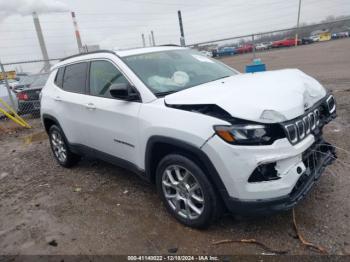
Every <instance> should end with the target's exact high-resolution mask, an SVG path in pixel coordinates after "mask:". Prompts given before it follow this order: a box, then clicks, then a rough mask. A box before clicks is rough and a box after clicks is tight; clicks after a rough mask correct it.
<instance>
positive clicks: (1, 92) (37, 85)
mask: <svg viewBox="0 0 350 262" xmlns="http://www.w3.org/2000/svg"><path fill="white" fill-rule="evenodd" d="M58 60H59V59H50V60H32V61H19V62H13V63H1V62H0V123H1V121H2V122H3V123H4V121H6V119H11V120H13V121H14V122H16V123H17V124H19V125H21V126H23V127H29V124H27V120H29V119H33V118H38V117H39V116H40V92H41V89H42V88H43V87H44V85H45V83H46V80H47V78H48V76H49V68H50V66H51V65H53V64H54V63H56V62H57V61H58ZM0 125H1V124H0Z"/></svg>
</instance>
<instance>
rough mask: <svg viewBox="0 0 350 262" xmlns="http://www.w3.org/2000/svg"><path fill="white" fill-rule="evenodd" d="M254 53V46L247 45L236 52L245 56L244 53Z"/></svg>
mask: <svg viewBox="0 0 350 262" xmlns="http://www.w3.org/2000/svg"><path fill="white" fill-rule="evenodd" d="M252 51H253V45H252V44H246V45H242V46H240V47H238V48H236V52H237V53H238V54H244V53H249V52H252Z"/></svg>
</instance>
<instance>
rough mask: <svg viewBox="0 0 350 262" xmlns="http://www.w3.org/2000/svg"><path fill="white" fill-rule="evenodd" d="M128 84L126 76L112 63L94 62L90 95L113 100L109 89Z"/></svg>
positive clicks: (91, 69)
mask: <svg viewBox="0 0 350 262" xmlns="http://www.w3.org/2000/svg"><path fill="white" fill-rule="evenodd" d="M121 83H125V84H127V83H128V80H127V79H126V78H125V77H124V75H123V74H122V73H121V72H120V71H119V70H118V69H117V68H116V67H115V66H114V65H113V64H111V63H110V62H107V61H93V62H91V67H90V94H91V95H93V96H102V97H107V98H111V97H112V96H111V94H110V93H109V87H110V86H111V85H112V84H121Z"/></svg>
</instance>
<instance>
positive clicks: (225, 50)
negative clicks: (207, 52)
mask: <svg viewBox="0 0 350 262" xmlns="http://www.w3.org/2000/svg"><path fill="white" fill-rule="evenodd" d="M212 54H213V57H216V56H227V55H234V54H236V49H235V48H234V47H228V46H226V47H222V48H219V49H217V50H215V51H214V50H213V51H212Z"/></svg>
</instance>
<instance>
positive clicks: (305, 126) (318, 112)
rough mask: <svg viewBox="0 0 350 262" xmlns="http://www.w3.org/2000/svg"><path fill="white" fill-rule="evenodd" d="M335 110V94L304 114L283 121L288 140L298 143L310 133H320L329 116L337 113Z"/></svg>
mask: <svg viewBox="0 0 350 262" xmlns="http://www.w3.org/2000/svg"><path fill="white" fill-rule="evenodd" d="M335 110H336V104H335V99H334V97H333V95H329V96H327V98H326V99H323V100H322V101H321V102H320V103H317V104H316V105H315V106H314V107H312V108H310V109H309V110H307V112H306V113H305V114H304V115H302V116H300V117H297V118H296V119H293V120H291V121H287V122H285V123H283V127H284V130H285V132H286V135H287V138H288V140H289V141H290V142H291V143H292V144H296V143H298V142H300V141H301V140H303V139H304V138H305V137H307V135H309V134H310V133H313V134H319V133H320V130H321V129H322V127H323V126H324V125H325V124H326V123H327V122H329V118H330V117H332V116H334V115H335Z"/></svg>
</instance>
